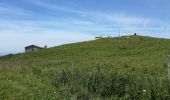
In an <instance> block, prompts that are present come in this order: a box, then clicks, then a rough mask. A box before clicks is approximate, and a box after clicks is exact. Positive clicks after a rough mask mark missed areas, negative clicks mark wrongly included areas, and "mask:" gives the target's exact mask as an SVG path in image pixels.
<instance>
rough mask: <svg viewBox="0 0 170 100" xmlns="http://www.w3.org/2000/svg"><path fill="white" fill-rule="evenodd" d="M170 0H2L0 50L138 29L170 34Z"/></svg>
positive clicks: (20, 49) (15, 50)
mask: <svg viewBox="0 0 170 100" xmlns="http://www.w3.org/2000/svg"><path fill="white" fill-rule="evenodd" d="M169 5H170V0H0V55H5V54H9V53H19V52H24V47H25V46H28V45H31V44H34V45H38V46H44V45H48V46H49V47H53V46H57V45H62V44H67V43H74V42H80V41H88V40H93V39H94V37H95V36H101V35H102V36H108V35H111V36H118V34H119V32H120V33H121V35H128V34H132V33H138V34H140V35H147V36H153V37H161V38H170V33H169V32H170V25H169V23H170V19H169V18H170V13H169V9H170V6H169Z"/></svg>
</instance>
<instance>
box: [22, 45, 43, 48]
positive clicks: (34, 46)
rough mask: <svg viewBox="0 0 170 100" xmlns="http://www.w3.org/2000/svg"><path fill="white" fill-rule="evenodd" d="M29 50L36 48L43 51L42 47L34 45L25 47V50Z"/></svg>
mask: <svg viewBox="0 0 170 100" xmlns="http://www.w3.org/2000/svg"><path fill="white" fill-rule="evenodd" d="M30 48H38V49H43V48H42V47H39V46H36V45H30V46H27V47H25V49H30Z"/></svg>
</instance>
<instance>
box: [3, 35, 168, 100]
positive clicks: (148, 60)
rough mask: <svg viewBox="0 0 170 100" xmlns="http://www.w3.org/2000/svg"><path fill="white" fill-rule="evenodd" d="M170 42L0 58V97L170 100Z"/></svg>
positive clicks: (115, 43) (103, 44) (116, 41)
mask: <svg viewBox="0 0 170 100" xmlns="http://www.w3.org/2000/svg"><path fill="white" fill-rule="evenodd" d="M169 54H170V40H169V39H160V38H152V37H144V36H130V37H121V38H104V39H99V40H94V41H87V42H81V43H74V44H67V45H62V46H58V47H53V48H49V49H44V50H40V51H39V52H33V53H25V54H16V55H7V56H4V57H0V90H1V91H0V99H2V100H3V99H9V100H13V99H14V100H18V99H40V100H42V99H44V100H47V99H50V100H51V99H54V100H56V99H60V100H64V99H66V100H69V99H73V100H88V99H90V100H91V99H95V100H96V99H98V100H100V99H101V100H103V99H108V100H110V99H118V100H120V99H132V100H139V99H142V100H147V99H153V100H155V99H158V100H159V99H163V100H164V99H165V100H166V99H170V83H169V82H168V80H167V55H169Z"/></svg>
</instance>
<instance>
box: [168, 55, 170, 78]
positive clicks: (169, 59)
mask: <svg viewBox="0 0 170 100" xmlns="http://www.w3.org/2000/svg"><path fill="white" fill-rule="evenodd" d="M168 80H170V55H168Z"/></svg>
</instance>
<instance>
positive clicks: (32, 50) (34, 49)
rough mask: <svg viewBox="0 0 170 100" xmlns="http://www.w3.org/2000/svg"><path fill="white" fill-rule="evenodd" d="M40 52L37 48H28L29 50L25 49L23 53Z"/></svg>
mask: <svg viewBox="0 0 170 100" xmlns="http://www.w3.org/2000/svg"><path fill="white" fill-rule="evenodd" d="M38 50H40V49H39V48H29V49H25V52H34V51H38Z"/></svg>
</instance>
